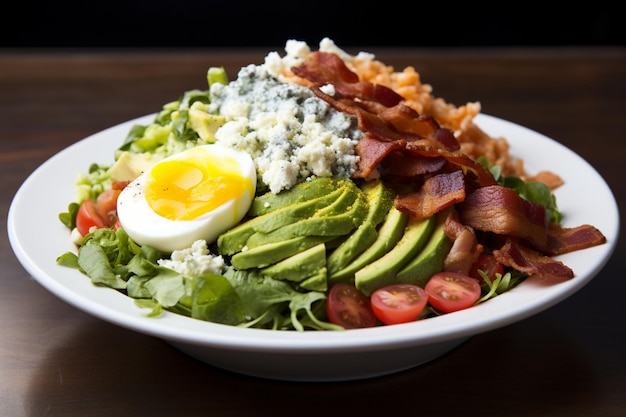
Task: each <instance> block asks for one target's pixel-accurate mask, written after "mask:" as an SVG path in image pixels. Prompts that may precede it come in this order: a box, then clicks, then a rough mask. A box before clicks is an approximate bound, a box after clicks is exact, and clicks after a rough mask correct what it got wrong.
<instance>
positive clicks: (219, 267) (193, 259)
mask: <svg viewBox="0 0 626 417" xmlns="http://www.w3.org/2000/svg"><path fill="white" fill-rule="evenodd" d="M157 263H158V264H159V265H160V266H162V267H165V268H169V269H172V270H174V271H176V272H178V273H179V274H183V275H186V276H188V277H194V276H200V275H202V274H222V273H223V272H224V271H225V269H226V265H225V262H224V258H223V257H222V256H221V255H214V254H211V253H210V252H209V250H208V248H207V243H206V241H205V240H196V241H195V242H194V243H193V244H192V245H191V246H190V247H188V248H186V249H182V250H176V251H174V252H172V255H171V256H170V258H169V259H159V260H158V261H157Z"/></svg>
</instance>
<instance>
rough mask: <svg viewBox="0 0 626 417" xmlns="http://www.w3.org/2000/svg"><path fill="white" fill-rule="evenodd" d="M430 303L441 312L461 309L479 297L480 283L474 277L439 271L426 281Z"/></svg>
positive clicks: (471, 304) (425, 288)
mask: <svg viewBox="0 0 626 417" xmlns="http://www.w3.org/2000/svg"><path fill="white" fill-rule="evenodd" d="M424 290H425V291H426V293H427V294H428V302H429V303H430V305H431V306H432V307H433V308H434V309H436V310H439V311H441V312H443V313H451V312H453V311H458V310H463V309H466V308H468V307H471V306H473V305H474V303H475V302H476V301H478V298H479V297H480V284H479V283H478V281H476V280H475V279H474V278H471V277H468V276H467V275H463V274H459V273H456V272H439V273H437V274H435V275H433V276H432V277H431V278H430V280H429V281H428V282H427V283H426V286H425V287H424Z"/></svg>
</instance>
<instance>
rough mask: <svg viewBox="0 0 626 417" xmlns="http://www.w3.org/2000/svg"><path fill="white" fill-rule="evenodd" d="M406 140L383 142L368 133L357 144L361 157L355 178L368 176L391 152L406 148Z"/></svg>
mask: <svg viewBox="0 0 626 417" xmlns="http://www.w3.org/2000/svg"><path fill="white" fill-rule="evenodd" d="M404 145H405V141H401V140H397V141H393V142H382V141H379V140H376V139H374V138H373V137H372V136H371V135H368V134H366V135H365V136H364V137H363V138H362V139H361V140H360V141H359V143H357V145H356V151H357V154H358V155H359V157H360V160H359V167H358V170H357V172H355V173H354V174H353V175H352V177H353V178H367V177H369V176H370V175H372V173H373V172H374V170H375V169H376V166H377V165H378V164H379V163H380V161H382V160H383V158H384V157H385V156H387V155H389V154H390V153H391V152H393V151H396V150H398V149H402V148H404Z"/></svg>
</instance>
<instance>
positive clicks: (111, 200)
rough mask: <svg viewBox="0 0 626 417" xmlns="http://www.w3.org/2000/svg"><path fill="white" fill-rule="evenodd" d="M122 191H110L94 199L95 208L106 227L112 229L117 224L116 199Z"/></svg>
mask: <svg viewBox="0 0 626 417" xmlns="http://www.w3.org/2000/svg"><path fill="white" fill-rule="evenodd" d="M121 192H122V190H117V189H110V190H106V191H103V192H102V193H100V195H99V196H98V198H97V199H96V207H97V208H98V213H100V217H101V218H102V219H104V220H105V222H106V223H107V226H108V227H114V226H115V224H116V223H117V197H118V196H119V195H120V193H121Z"/></svg>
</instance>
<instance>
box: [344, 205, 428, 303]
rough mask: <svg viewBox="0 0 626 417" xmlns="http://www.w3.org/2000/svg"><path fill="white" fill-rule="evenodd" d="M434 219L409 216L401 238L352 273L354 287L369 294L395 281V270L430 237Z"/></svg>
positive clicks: (415, 253)
mask: <svg viewBox="0 0 626 417" xmlns="http://www.w3.org/2000/svg"><path fill="white" fill-rule="evenodd" d="M434 223H435V219H434V216H433V217H429V218H427V219H421V218H417V217H409V220H408V223H407V225H406V228H405V230H404V234H403V235H402V238H401V239H400V240H399V241H398V243H397V244H396V246H394V247H393V248H392V249H391V250H390V251H389V252H387V253H386V254H385V255H383V256H382V257H381V258H379V259H377V260H376V261H374V262H372V263H370V264H369V265H366V266H364V267H363V268H361V269H359V270H358V271H356V273H355V274H354V283H355V285H356V287H357V288H358V289H359V290H361V291H362V292H363V293H364V294H365V295H367V296H370V295H371V294H372V293H373V292H374V290H376V289H378V288H381V287H384V286H385V285H389V284H392V283H394V282H396V272H397V271H398V270H400V269H401V268H402V267H403V266H404V265H406V264H407V263H408V262H410V261H411V260H412V259H413V257H414V256H415V255H417V254H418V253H419V252H420V251H421V250H422V248H423V247H424V245H425V244H426V242H427V241H428V238H429V237H430V235H431V233H432V231H433V227H434Z"/></svg>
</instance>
